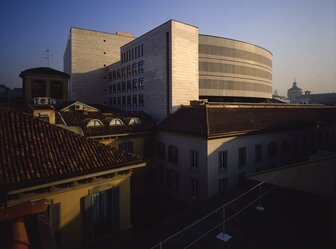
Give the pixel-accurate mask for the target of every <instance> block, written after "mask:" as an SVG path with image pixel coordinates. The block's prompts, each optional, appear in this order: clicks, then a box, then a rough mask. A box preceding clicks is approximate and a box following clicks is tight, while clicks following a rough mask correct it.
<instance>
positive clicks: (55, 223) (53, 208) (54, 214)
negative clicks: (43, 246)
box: [49, 203, 61, 246]
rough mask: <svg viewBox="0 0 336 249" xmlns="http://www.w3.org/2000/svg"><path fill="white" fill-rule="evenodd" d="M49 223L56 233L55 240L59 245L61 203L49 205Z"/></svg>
mask: <svg viewBox="0 0 336 249" xmlns="http://www.w3.org/2000/svg"><path fill="white" fill-rule="evenodd" d="M49 224H50V228H51V231H53V233H54V236H55V241H56V243H57V245H58V246H59V242H60V230H61V203H53V204H50V205H49Z"/></svg>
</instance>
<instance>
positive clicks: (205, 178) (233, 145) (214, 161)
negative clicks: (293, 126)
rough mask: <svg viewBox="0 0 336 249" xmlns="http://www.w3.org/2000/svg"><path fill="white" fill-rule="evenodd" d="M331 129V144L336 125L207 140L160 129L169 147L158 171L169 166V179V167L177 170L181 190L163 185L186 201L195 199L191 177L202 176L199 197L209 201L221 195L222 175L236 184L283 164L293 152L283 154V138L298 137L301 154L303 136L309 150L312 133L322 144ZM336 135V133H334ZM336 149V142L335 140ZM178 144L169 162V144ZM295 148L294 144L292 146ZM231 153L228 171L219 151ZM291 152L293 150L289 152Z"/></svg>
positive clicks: (232, 183)
mask: <svg viewBox="0 0 336 249" xmlns="http://www.w3.org/2000/svg"><path fill="white" fill-rule="evenodd" d="M326 131H328V133H329V142H330V143H331V142H332V141H331V139H332V136H331V134H332V132H334V134H335V131H336V126H335V125H333V126H328V127H323V128H322V127H314V128H307V129H301V130H292V131H283V132H269V133H264V134H253V135H242V136H234V137H227V138H217V139H209V140H207V139H205V138H202V137H199V136H191V135H187V134H181V133H174V132H167V131H162V130H159V131H158V132H157V142H163V143H164V144H165V148H166V159H165V160H159V159H158V158H157V157H156V164H155V167H156V169H157V172H158V165H159V164H163V165H164V166H165V180H166V170H167V169H169V168H172V169H175V170H176V171H177V172H178V174H179V185H180V187H179V190H178V192H175V191H172V190H169V189H167V187H166V182H165V184H164V185H162V186H163V187H164V188H165V189H166V190H167V191H169V192H171V193H172V194H174V195H175V196H176V197H178V198H180V199H181V200H183V201H186V202H190V201H192V200H193V199H192V197H191V178H195V179H198V181H199V190H200V196H199V199H198V200H205V199H207V198H210V197H211V196H214V195H216V194H218V193H219V192H218V191H219V180H220V179H222V178H227V179H228V186H229V187H230V186H234V185H236V184H237V183H238V181H239V174H241V173H247V174H248V173H252V172H256V171H260V170H261V171H263V170H267V169H270V168H274V167H278V166H281V165H283V161H284V159H286V157H291V156H292V155H291V154H288V155H283V154H282V141H283V140H285V139H288V141H289V144H290V146H292V142H293V139H294V138H298V148H297V151H296V154H297V155H298V156H300V155H302V154H303V149H302V146H303V145H302V144H303V138H304V137H306V138H307V147H306V150H309V149H310V148H311V135H312V134H314V135H315V138H316V141H315V143H316V145H317V146H319V143H320V142H319V134H320V132H323V134H326V133H325V132H326ZM334 136H335V135H334ZM334 139H335V138H334ZM271 142H276V143H277V156H276V157H275V158H274V159H269V157H268V145H269V143H271ZM257 144H261V145H262V160H261V161H260V162H257V163H256V162H255V145H257ZM333 144H334V149H335V144H336V141H335V140H334V141H333ZM169 145H174V146H176V147H177V148H178V157H179V158H178V164H174V163H169V162H168V147H169ZM241 147H246V166H244V167H241V168H239V167H238V149H239V148H241ZM290 148H291V150H292V147H290ZM191 150H195V151H198V152H199V162H200V163H199V171H197V172H196V171H192V170H191V169H190V151H191ZM220 151H227V152H228V168H227V171H224V172H223V171H222V172H220V171H219V152H220ZM289 153H291V151H290V152H289Z"/></svg>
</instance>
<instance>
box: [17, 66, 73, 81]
mask: <svg viewBox="0 0 336 249" xmlns="http://www.w3.org/2000/svg"><path fill="white" fill-rule="evenodd" d="M26 74H33V75H52V76H58V77H64V78H67V79H69V78H70V76H69V75H68V74H67V73H64V72H61V71H58V70H56V69H53V68H50V67H36V68H30V69H26V70H24V71H22V72H21V73H20V75H19V76H20V77H21V78H22V77H23V76H25V75H26Z"/></svg>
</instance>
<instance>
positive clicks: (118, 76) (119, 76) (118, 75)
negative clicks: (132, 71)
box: [117, 69, 121, 80]
mask: <svg viewBox="0 0 336 249" xmlns="http://www.w3.org/2000/svg"><path fill="white" fill-rule="evenodd" d="M120 78H121V72H120V69H118V70H117V80H119V79H120Z"/></svg>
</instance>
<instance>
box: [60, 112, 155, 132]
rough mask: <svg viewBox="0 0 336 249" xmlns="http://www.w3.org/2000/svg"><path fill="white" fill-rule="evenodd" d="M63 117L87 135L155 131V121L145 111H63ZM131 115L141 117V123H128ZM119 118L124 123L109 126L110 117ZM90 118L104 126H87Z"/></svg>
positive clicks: (70, 124)
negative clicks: (108, 112) (119, 112)
mask: <svg viewBox="0 0 336 249" xmlns="http://www.w3.org/2000/svg"><path fill="white" fill-rule="evenodd" d="M61 114H62V117H63V119H64V120H65V122H66V124H67V125H68V126H77V127H80V128H81V129H82V130H83V132H84V135H85V136H104V135H105V136H106V135H115V134H124V133H136V132H146V131H153V130H154V128H155V123H154V122H153V120H152V119H151V118H150V117H149V116H148V115H146V114H144V113H138V114H115V113H114V114H112V113H111V114H105V113H104V114H103V113H102V112H100V111H99V112H83V111H73V112H62V113H61ZM131 117H136V118H139V119H140V121H141V124H139V125H128V124H127V122H128V121H129V119H130V118H131ZM111 118H119V119H121V120H122V121H123V122H124V125H116V126H109V123H108V121H109V119H111ZM88 119H99V120H100V121H102V123H103V124H104V126H103V127H86V123H85V121H87V120H88Z"/></svg>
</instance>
